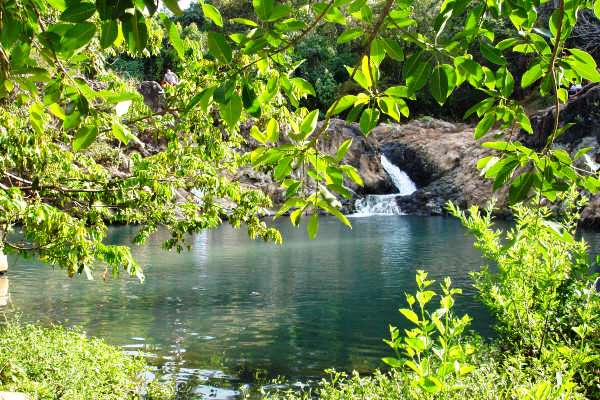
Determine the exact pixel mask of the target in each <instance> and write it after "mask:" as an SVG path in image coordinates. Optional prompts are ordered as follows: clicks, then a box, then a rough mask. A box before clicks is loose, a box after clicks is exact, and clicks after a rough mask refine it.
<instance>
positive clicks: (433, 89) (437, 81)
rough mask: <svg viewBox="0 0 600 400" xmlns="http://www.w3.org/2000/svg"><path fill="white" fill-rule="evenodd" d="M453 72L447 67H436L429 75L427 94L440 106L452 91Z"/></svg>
mask: <svg viewBox="0 0 600 400" xmlns="http://www.w3.org/2000/svg"><path fill="white" fill-rule="evenodd" d="M453 73H454V72H453V70H452V67H450V66H449V65H448V66H446V65H436V67H435V68H434V69H433V72H432V73H431V78H430V80H429V93H431V95H432V96H433V98H434V99H435V101H437V102H438V103H439V104H440V105H442V104H444V103H445V102H446V99H447V98H448V96H449V95H450V93H451V92H452V90H453V87H452V86H451V85H453V83H454V82H453V81H454V80H455V79H453V75H452V74H453Z"/></svg>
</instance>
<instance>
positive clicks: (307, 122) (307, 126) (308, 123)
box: [300, 110, 319, 141]
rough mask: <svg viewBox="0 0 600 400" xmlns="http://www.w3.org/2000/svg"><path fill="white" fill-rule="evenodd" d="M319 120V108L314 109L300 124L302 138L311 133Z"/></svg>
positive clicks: (304, 138)
mask: <svg viewBox="0 0 600 400" xmlns="http://www.w3.org/2000/svg"><path fill="white" fill-rule="evenodd" d="M318 121H319V110H313V111H311V112H310V113H308V115H307V116H306V117H304V119H303V120H302V123H301V124H300V140H301V141H302V140H306V139H307V138H308V137H309V136H310V134H311V133H313V131H314V130H315V128H316V127H317V122H318Z"/></svg>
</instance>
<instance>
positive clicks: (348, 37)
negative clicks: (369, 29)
mask: <svg viewBox="0 0 600 400" xmlns="http://www.w3.org/2000/svg"><path fill="white" fill-rule="evenodd" d="M363 33H364V31H363V30H362V29H361V28H350V29H347V30H345V31H344V32H342V34H341V35H340V36H338V38H337V40H336V43H337V44H343V43H347V42H350V41H352V40H354V39H356V38H359V37H361V36H362V34H363Z"/></svg>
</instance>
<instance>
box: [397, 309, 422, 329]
mask: <svg viewBox="0 0 600 400" xmlns="http://www.w3.org/2000/svg"><path fill="white" fill-rule="evenodd" d="M400 313H401V314H402V315H404V316H405V317H406V318H407V319H408V320H409V321H410V322H412V323H413V324H417V325H418V324H419V317H418V316H417V314H416V313H415V312H414V311H413V310H411V309H408V308H401V309H400Z"/></svg>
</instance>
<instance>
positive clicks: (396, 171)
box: [351, 154, 417, 217]
mask: <svg viewBox="0 0 600 400" xmlns="http://www.w3.org/2000/svg"><path fill="white" fill-rule="evenodd" d="M381 166H382V167H383V169H384V170H385V172H387V174H388V175H389V176H390V179H391V180H392V183H393V184H394V186H395V187H396V189H397V190H398V192H396V193H392V194H369V195H367V196H365V197H363V198H362V199H358V200H356V203H355V204H354V208H355V213H354V214H352V215H351V216H352V217H368V216H371V215H399V214H402V210H400V207H398V204H397V203H396V197H398V196H407V195H409V194H411V193H413V192H414V191H415V190H417V186H416V185H415V183H414V182H413V181H412V180H411V179H410V177H409V176H408V175H407V174H406V172H404V171H402V170H401V169H400V168H398V167H397V166H395V165H394V164H393V163H392V162H391V161H390V160H388V159H387V157H386V156H385V155H383V154H382V155H381Z"/></svg>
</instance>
